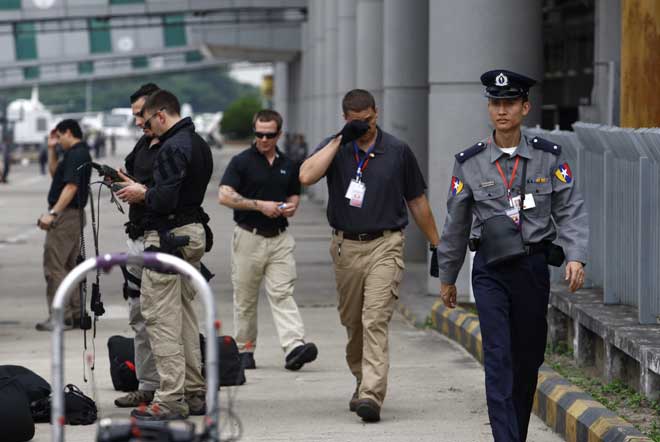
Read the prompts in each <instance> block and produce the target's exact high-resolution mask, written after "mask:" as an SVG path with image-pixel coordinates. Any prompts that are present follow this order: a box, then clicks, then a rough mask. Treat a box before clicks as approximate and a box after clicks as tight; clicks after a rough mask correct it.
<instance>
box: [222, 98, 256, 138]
mask: <svg viewBox="0 0 660 442" xmlns="http://www.w3.org/2000/svg"><path fill="white" fill-rule="evenodd" d="M261 108H262V104H261V98H259V96H257V95H255V94H248V95H244V96H242V97H240V98H238V99H237V100H235V101H234V102H232V103H231V104H230V105H229V106H228V107H227V109H225V111H224V113H223V114H222V123H221V125H220V126H221V131H222V133H223V134H225V135H227V137H229V138H234V139H240V138H247V137H249V136H250V135H251V134H252V117H253V116H254V114H255V113H257V112H258V111H259V110H260V109H261Z"/></svg>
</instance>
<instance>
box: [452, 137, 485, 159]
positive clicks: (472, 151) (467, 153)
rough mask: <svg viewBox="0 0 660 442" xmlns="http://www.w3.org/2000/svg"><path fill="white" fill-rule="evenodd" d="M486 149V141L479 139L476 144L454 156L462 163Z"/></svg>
mask: <svg viewBox="0 0 660 442" xmlns="http://www.w3.org/2000/svg"><path fill="white" fill-rule="evenodd" d="M484 150H486V143H484V142H483V141H479V142H478V143H477V144H475V145H474V146H472V147H470V148H468V149H465V150H464V151H463V152H459V153H457V154H456V155H454V157H455V158H456V161H458V162H459V163H462V162H464V161H465V160H467V159H468V158H472V157H473V156H475V155H476V154H478V153H479V152H483V151H484Z"/></svg>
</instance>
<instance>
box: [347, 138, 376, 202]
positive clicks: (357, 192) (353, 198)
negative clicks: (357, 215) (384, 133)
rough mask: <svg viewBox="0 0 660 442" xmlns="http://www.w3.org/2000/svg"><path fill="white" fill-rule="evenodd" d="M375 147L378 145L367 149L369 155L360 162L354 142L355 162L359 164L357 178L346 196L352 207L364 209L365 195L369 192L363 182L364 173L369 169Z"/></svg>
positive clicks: (349, 187) (352, 181) (352, 182)
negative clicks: (368, 165)
mask: <svg viewBox="0 0 660 442" xmlns="http://www.w3.org/2000/svg"><path fill="white" fill-rule="evenodd" d="M375 146H376V144H375V143H374V144H373V145H372V146H371V147H370V148H369V149H367V153H366V154H365V156H364V158H362V160H360V157H359V156H358V147H357V144H356V143H355V142H353V149H354V151H355V161H356V162H357V163H358V166H357V172H356V174H355V178H354V179H352V180H351V182H350V184H349V185H348V189H347V190H346V195H344V196H345V197H346V199H348V204H350V206H351V207H356V208H358V209H360V208H362V203H363V202H364V195H365V193H366V192H367V186H366V185H365V184H364V183H363V182H362V172H364V170H365V169H366V168H367V164H369V158H370V155H371V152H372V151H373V150H374V147H375Z"/></svg>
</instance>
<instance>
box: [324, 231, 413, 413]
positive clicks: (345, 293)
mask: <svg viewBox="0 0 660 442" xmlns="http://www.w3.org/2000/svg"><path fill="white" fill-rule="evenodd" d="M403 244H404V237H403V233H402V232H400V231H395V232H386V234H385V236H383V237H381V238H377V239H375V240H372V241H351V240H347V239H343V236H342V235H341V232H340V233H339V234H338V235H333V237H332V242H331V244H330V255H331V256H332V260H333V262H334V267H335V278H336V280H337V293H338V296H339V305H338V310H339V317H340V319H341V323H342V325H343V326H344V327H346V333H347V335H348V343H347V344H346V362H348V367H349V368H350V370H351V372H352V373H353V375H354V376H355V378H356V379H357V381H358V382H359V383H360V389H359V392H358V394H359V397H360V399H367V398H368V399H372V400H374V401H376V403H378V405H382V403H383V400H384V399H385V393H386V391H387V374H388V371H389V366H390V362H389V354H388V326H389V322H390V319H391V318H392V314H393V312H394V303H395V300H396V299H397V298H398V296H399V285H400V283H401V279H402V278H403V269H404V263H403Z"/></svg>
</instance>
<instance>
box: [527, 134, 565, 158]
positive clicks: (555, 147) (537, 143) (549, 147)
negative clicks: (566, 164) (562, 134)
mask: <svg viewBox="0 0 660 442" xmlns="http://www.w3.org/2000/svg"><path fill="white" fill-rule="evenodd" d="M529 141H530V143H531V144H532V147H533V148H534V149H538V150H542V151H544V152H549V153H551V154H553V155H559V154H560V153H561V146H560V145H559V144H555V143H553V142H552V141H548V140H545V139H543V138H541V137H534V138H532V139H531V140H529Z"/></svg>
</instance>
